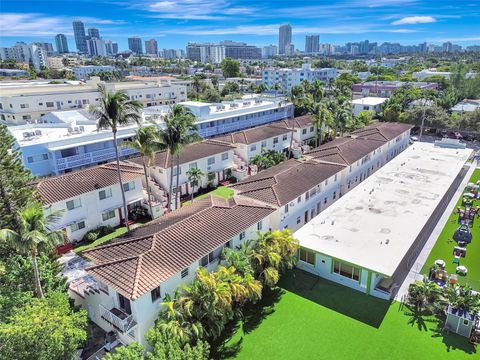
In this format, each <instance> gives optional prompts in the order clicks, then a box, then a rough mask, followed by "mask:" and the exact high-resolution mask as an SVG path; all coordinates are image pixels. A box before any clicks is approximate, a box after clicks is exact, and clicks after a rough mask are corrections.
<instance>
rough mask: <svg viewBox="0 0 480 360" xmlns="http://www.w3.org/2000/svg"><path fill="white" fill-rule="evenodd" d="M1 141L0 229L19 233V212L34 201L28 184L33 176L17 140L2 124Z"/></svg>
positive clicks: (0, 130)
mask: <svg viewBox="0 0 480 360" xmlns="http://www.w3.org/2000/svg"><path fill="white" fill-rule="evenodd" d="M0 139H1V141H0V229H2V228H6V227H8V228H9V229H12V230H14V231H19V230H20V221H19V219H18V217H17V211H18V210H19V209H21V208H24V207H25V206H26V205H27V203H28V202H29V201H31V200H32V194H33V188H32V187H31V186H28V184H29V183H30V182H31V181H32V180H33V176H32V175H31V173H30V171H29V170H28V169H26V168H25V166H24V165H23V162H22V159H21V153H20V151H18V150H16V147H15V139H14V138H13V136H11V135H10V133H9V132H8V128H7V127H6V126H5V125H1V124H0Z"/></svg>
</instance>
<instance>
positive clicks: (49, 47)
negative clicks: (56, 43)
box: [33, 42, 54, 56]
mask: <svg viewBox="0 0 480 360" xmlns="http://www.w3.org/2000/svg"><path fill="white" fill-rule="evenodd" d="M33 44H34V45H37V46H38V47H39V48H41V49H43V50H45V52H46V54H47V56H52V55H53V54H54V51H53V45H52V43H45V42H35V43H33Z"/></svg>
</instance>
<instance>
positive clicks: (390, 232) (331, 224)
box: [294, 142, 472, 276]
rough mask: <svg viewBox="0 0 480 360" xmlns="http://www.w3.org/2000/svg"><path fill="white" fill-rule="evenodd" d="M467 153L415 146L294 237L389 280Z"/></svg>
mask: <svg viewBox="0 0 480 360" xmlns="http://www.w3.org/2000/svg"><path fill="white" fill-rule="evenodd" d="M471 152H472V150H470V149H446V148H438V147H434V146H433V144H427V143H418V142H417V143H415V144H414V145H412V146H410V147H409V148H408V149H406V150H405V151H404V152H402V153H401V154H399V155H398V156H397V157H396V158H394V159H393V160H391V161H390V162H389V163H387V164H386V165H384V166H383V167H382V168H381V169H379V170H378V171H377V172H375V173H374V174H372V175H371V176H370V177H369V178H367V179H366V180H365V181H363V182H362V183H361V184H359V185H358V186H357V187H356V188H354V189H353V190H351V191H350V192H348V193H347V194H345V196H343V197H342V198H340V199H338V200H337V201H336V202H335V203H334V204H332V205H331V206H330V207H328V208H327V209H325V210H324V211H323V212H321V213H320V214H319V215H318V216H316V217H315V218H313V219H312V220H311V221H310V222H309V223H307V224H306V225H305V226H303V227H302V228H300V229H299V230H298V231H297V232H296V233H295V234H294V236H295V238H297V239H298V240H299V241H300V245H301V246H302V247H304V248H308V249H311V250H314V251H316V252H319V253H322V254H325V255H327V256H331V257H334V258H337V259H339V260H343V261H346V262H349V263H351V264H355V265H358V266H360V267H362V268H366V269H369V270H372V271H375V272H377V273H380V274H383V275H386V276H392V275H393V273H394V272H395V270H396V269H397V267H398V265H399V264H400V262H401V260H402V259H403V257H404V256H405V254H406V253H407V252H408V250H409V249H410V247H411V246H412V244H413V242H414V241H415V239H416V237H417V235H418V234H419V233H420V231H421V230H422V228H423V226H424V225H425V224H426V222H427V220H428V219H429V218H430V215H431V214H432V212H433V211H434V209H435V208H436V207H437V205H438V204H439V202H440V200H441V199H442V197H443V196H444V194H445V192H446V191H447V189H448V188H449V187H450V185H451V184H452V182H453V180H454V179H455V177H456V176H457V174H458V172H459V171H460V169H461V168H462V166H463V165H464V164H465V161H466V160H467V159H468V157H469V155H470V153H471Z"/></svg>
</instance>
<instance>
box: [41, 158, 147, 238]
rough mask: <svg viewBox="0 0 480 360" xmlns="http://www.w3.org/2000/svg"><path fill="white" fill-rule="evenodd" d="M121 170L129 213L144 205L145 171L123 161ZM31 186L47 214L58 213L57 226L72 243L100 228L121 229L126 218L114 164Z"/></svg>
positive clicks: (55, 224)
mask: <svg viewBox="0 0 480 360" xmlns="http://www.w3.org/2000/svg"><path fill="white" fill-rule="evenodd" d="M120 171H121V177H122V182H123V190H124V194H125V197H126V201H127V205H128V209H129V211H131V210H133V209H134V208H135V207H137V206H143V203H144V195H143V187H142V178H143V176H144V175H143V169H142V168H141V167H139V166H136V165H133V164H126V163H124V162H122V163H121V165H120ZM32 186H35V189H36V192H37V194H38V195H39V196H40V199H41V201H42V203H43V204H44V209H45V213H46V214H52V213H53V214H58V216H59V219H58V221H56V222H55V223H54V227H55V229H62V230H64V231H65V236H66V237H67V239H68V240H69V241H70V242H77V241H80V240H82V238H83V237H84V235H85V234H86V233H87V232H88V231H90V230H93V229H96V228H98V227H100V226H112V227H114V226H118V225H120V224H121V223H122V222H123V221H124V219H125V214H124V209H123V202H122V195H121V189H120V183H119V181H118V174H117V167H116V164H114V163H109V164H105V165H100V166H96V167H92V168H89V169H85V170H80V171H77V172H75V173H70V174H64V175H60V176H54V177H50V178H45V179H40V180H38V181H36V182H34V183H32ZM130 218H131V217H130Z"/></svg>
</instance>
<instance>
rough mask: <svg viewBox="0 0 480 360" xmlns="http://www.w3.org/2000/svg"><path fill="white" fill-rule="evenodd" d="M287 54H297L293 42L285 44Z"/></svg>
mask: <svg viewBox="0 0 480 360" xmlns="http://www.w3.org/2000/svg"><path fill="white" fill-rule="evenodd" d="M285 55H288V56H292V55H295V46H294V45H293V44H287V45H285Z"/></svg>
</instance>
